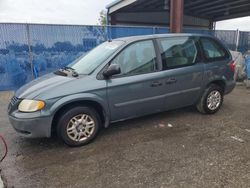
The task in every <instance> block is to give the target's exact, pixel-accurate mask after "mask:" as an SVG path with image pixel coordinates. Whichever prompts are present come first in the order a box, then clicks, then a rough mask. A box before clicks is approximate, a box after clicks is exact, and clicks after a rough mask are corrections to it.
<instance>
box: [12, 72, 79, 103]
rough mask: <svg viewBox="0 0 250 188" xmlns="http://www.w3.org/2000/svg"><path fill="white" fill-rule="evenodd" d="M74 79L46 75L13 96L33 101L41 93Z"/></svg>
mask: <svg viewBox="0 0 250 188" xmlns="http://www.w3.org/2000/svg"><path fill="white" fill-rule="evenodd" d="M74 79H76V78H73V77H64V76H58V75H55V74H53V73H51V74H47V75H45V76H42V77H40V78H38V79H36V80H33V81H31V82H30V83H28V84H26V85H24V86H23V87H21V88H20V89H18V90H17V91H16V94H15V95H16V97H17V98H20V99H24V98H26V99H33V98H35V97H36V96H38V95H39V94H41V93H43V92H46V91H48V90H50V89H52V88H55V87H57V86H59V85H62V84H65V83H66V82H70V81H72V80H74Z"/></svg>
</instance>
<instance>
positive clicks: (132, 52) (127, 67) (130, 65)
mask: <svg viewBox="0 0 250 188" xmlns="http://www.w3.org/2000/svg"><path fill="white" fill-rule="evenodd" d="M111 64H118V65H120V68H121V74H119V75H118V76H132V75H137V74H145V73H150V72H154V71H155V70H156V53H155V49H154V44H153V41H151V40H149V41H140V42H136V43H134V44H132V45H130V46H128V47H127V48H125V49H124V50H123V51H122V52H121V53H120V54H119V55H118V56H116V57H115V59H114V60H113V61H112V63H111Z"/></svg>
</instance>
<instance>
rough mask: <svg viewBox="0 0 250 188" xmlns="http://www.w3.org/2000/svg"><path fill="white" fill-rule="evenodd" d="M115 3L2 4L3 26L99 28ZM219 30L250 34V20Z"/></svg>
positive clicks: (31, 0)
mask: <svg viewBox="0 0 250 188" xmlns="http://www.w3.org/2000/svg"><path fill="white" fill-rule="evenodd" d="M113 1H114V0H0V23H9V22H10V23H15V22H17V23H47V24H73V25H74V24H76V25H96V24H97V23H98V18H99V13H100V11H101V10H105V7H106V5H107V4H109V3H111V2H113ZM216 29H223V30H224V29H225V30H236V29H239V30H243V31H250V17H244V18H239V19H233V20H227V21H222V22H218V23H217V24H216Z"/></svg>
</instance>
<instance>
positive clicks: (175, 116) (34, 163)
mask: <svg viewBox="0 0 250 188" xmlns="http://www.w3.org/2000/svg"><path fill="white" fill-rule="evenodd" d="M1 98H2V100H1V101H0V107H1V109H0V110H1V112H0V133H1V134H2V135H4V136H5V138H6V139H7V142H8V144H9V154H8V157H7V158H6V160H5V161H4V162H3V163H2V164H1V168H2V176H3V177H4V180H5V181H6V182H7V185H8V187H12V186H14V187H25V188H28V187H32V188H33V187H185V188H186V187H205V188H206V187H207V188H211V187H249V185H250V118H249V117H250V114H249V113H250V91H249V90H246V89H245V87H243V86H238V87H237V88H236V89H235V90H234V92H233V93H232V94H230V95H228V96H226V98H225V102H224V106H223V108H222V109H221V110H220V111H219V112H218V113H217V114H215V115H211V116H207V115H201V114H199V113H198V112H197V111H196V110H195V109H194V108H185V109H180V110H176V111H170V112H165V113H161V114H156V115H151V116H147V117H143V118H139V119H135V120H130V121H125V122H122V123H117V124H114V125H112V126H111V127H110V128H108V129H105V130H102V131H101V132H100V134H99V136H98V137H97V139H96V140H95V141H94V142H93V143H91V144H89V145H87V146H84V147H81V148H69V147H67V146H65V145H64V144H62V143H61V142H60V141H58V140H57V139H56V138H52V139H33V140H29V139H24V138H21V137H19V136H18V135H17V134H16V133H15V131H14V130H13V129H12V127H11V125H10V124H9V122H8V118H7V114H6V108H7V102H8V99H9V95H8V94H6V93H5V94H2V97H1ZM169 124H170V125H169ZM171 125H172V126H173V127H171ZM0 151H2V150H0Z"/></svg>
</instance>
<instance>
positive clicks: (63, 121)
mask: <svg viewBox="0 0 250 188" xmlns="http://www.w3.org/2000/svg"><path fill="white" fill-rule="evenodd" d="M100 125H101V120H100V116H99V114H98V113H97V112H96V110H94V109H93V108H90V107H85V106H77V107H73V108H70V109H69V110H66V111H64V113H62V115H61V117H59V121H58V123H57V135H58V137H59V138H60V139H61V140H62V141H63V142H64V143H65V144H67V145H68V146H72V147H78V146H83V145H86V144H88V143H89V142H90V141H92V140H93V139H94V138H95V137H96V136H97V133H98V131H99V128H100Z"/></svg>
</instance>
